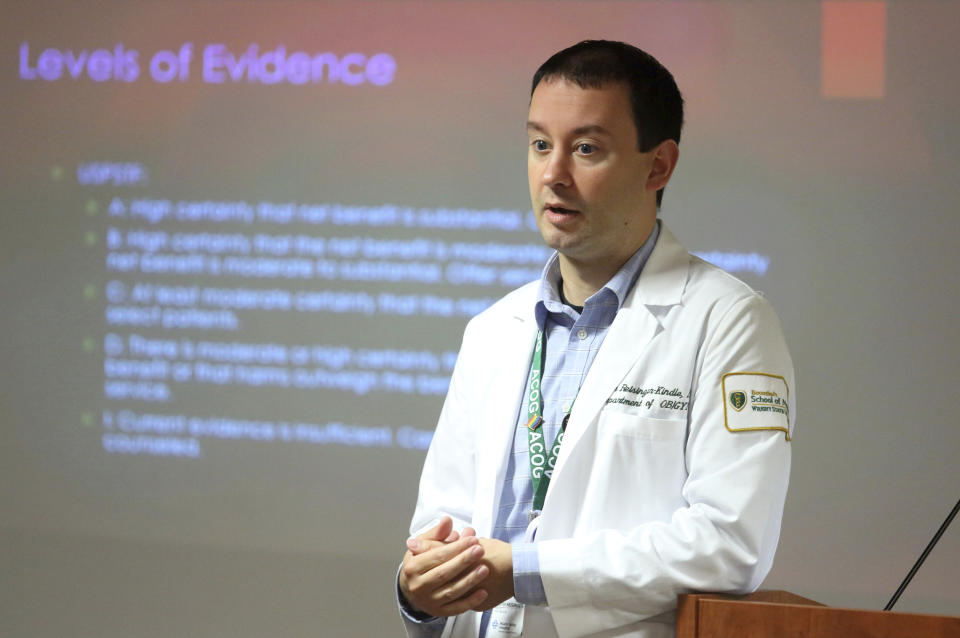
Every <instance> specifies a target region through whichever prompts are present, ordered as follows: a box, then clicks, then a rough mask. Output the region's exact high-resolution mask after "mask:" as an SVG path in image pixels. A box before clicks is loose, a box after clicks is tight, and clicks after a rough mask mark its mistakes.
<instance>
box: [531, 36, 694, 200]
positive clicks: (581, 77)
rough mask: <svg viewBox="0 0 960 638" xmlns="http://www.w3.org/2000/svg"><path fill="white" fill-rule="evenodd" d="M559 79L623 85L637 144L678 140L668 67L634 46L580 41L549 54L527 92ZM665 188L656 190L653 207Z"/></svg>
mask: <svg viewBox="0 0 960 638" xmlns="http://www.w3.org/2000/svg"><path fill="white" fill-rule="evenodd" d="M554 79H563V80H567V81H568V82H572V83H574V84H576V85H577V86H579V87H580V88H583V89H597V88H600V87H603V86H607V85H609V84H614V83H623V84H625V85H626V87H627V90H628V92H629V94H630V105H631V107H632V108H633V123H634V124H635V125H636V128H637V145H638V147H639V149H640V151H641V152H646V151H649V150H650V149H652V148H653V147H655V146H656V145H657V144H659V143H660V142H662V141H664V140H674V141H675V142H676V143H677V144H679V143H680V129H681V128H682V127H683V97H681V95H680V90H679V89H678V88H677V83H676V82H675V81H674V79H673V76H672V75H671V74H670V71H667V69H666V68H665V67H664V66H663V65H662V64H660V63H659V62H658V61H657V60H656V58H654V57H653V56H652V55H650V54H649V53H647V52H645V51H642V50H640V49H638V48H637V47H635V46H631V45H629V44H625V43H623V42H612V41H610V40H584V41H583V42H580V43H579V44H575V45H573V46H572V47H568V48H566V49H564V50H563V51H560V52H558V53H555V54H553V55H552V56H551V57H550V59H549V60H547V61H546V62H544V63H543V64H542V65H541V66H540V68H539V69H537V72H536V73H534V74H533V86H531V87H530V95H531V96H533V92H534V91H535V90H536V88H537V85H538V84H540V82H541V81H542V80H554ZM662 200H663V189H662V188H661V189H660V190H659V191H657V207H659V206H660V202H661V201H662Z"/></svg>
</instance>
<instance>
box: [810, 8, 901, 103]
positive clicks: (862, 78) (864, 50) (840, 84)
mask: <svg viewBox="0 0 960 638" xmlns="http://www.w3.org/2000/svg"><path fill="white" fill-rule="evenodd" d="M822 17H823V26H822V38H823V46H822V49H821V64H822V69H821V70H822V75H821V89H820V90H821V92H822V94H823V97H829V98H882V97H883V95H884V80H885V78H884V75H885V68H884V67H885V62H886V60H885V48H886V30H887V3H886V2H843V1H832V2H824V3H823V4H822Z"/></svg>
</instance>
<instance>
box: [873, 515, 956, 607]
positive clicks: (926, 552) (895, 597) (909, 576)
mask: <svg viewBox="0 0 960 638" xmlns="http://www.w3.org/2000/svg"><path fill="white" fill-rule="evenodd" d="M958 510H960V501H957V504H956V505H954V506H953V510H952V511H951V512H950V514H948V515H947V520H945V521H943V525H941V526H940V529H938V530H937V533H936V534H934V535H933V539H931V541H930V542H929V543H928V544H927V548H926V549H925V550H923V553H922V554H920V558H918V559H917V562H916V563H914V565H913V568H912V569H911V570H910V573H908V574H907V577H906V578H904V579H903V582H902V583H900V587H898V588H897V592H896V593H895V594H894V595H893V598H891V599H890V602H888V603H887V606H886V607H884V608H883V611H890V610H891V609H893V606H894V605H895V604H896V602H897V600H898V599H899V598H900V594H902V593H903V590H904V589H906V588H907V585H909V584H910V581H911V580H913V575H914V574H916V573H917V570H918V569H920V565H923V561H925V560H927V556H928V555H929V554H930V550H931V549H933V546H934V545H936V544H937V541H938V540H940V537H941V536H943V533H944V532H945V531H946V530H947V527H949V526H950V523H951V521H953V517H954V516H956V515H957V511H958Z"/></svg>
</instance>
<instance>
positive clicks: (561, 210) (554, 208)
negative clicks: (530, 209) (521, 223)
mask: <svg viewBox="0 0 960 638" xmlns="http://www.w3.org/2000/svg"><path fill="white" fill-rule="evenodd" d="M543 210H545V211H547V212H550V213H555V214H557V215H574V214H576V213H579V212H580V211H578V210H576V209H574V208H565V207H563V206H559V205H556V204H547V205H546V206H544V207H543Z"/></svg>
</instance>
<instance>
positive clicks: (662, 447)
mask: <svg viewBox="0 0 960 638" xmlns="http://www.w3.org/2000/svg"><path fill="white" fill-rule="evenodd" d="M686 433H687V421H686V419H653V418H650V417H640V416H636V415H633V414H625V413H623V412H619V411H616V410H607V411H603V412H601V414H600V419H599V421H598V423H597V447H596V455H595V462H594V464H593V466H592V470H593V473H594V474H600V475H601V478H600V480H598V481H597V482H596V487H597V490H596V494H595V495H594V497H595V498H600V499H603V500H605V505H606V506H608V507H612V508H613V510H614V511H616V512H618V514H617V515H616V516H615V517H614V518H615V519H616V520H615V524H614V525H613V526H614V527H618V528H623V529H630V528H631V527H633V526H634V525H636V524H637V523H638V521H668V520H670V516H671V514H672V513H673V512H674V511H675V510H676V509H677V508H678V507H682V506H683V502H682V499H681V497H680V494H681V491H682V488H683V481H684V479H685V478H686V469H685V466H686V464H685V463H684V447H685V443H686ZM593 478H594V476H591V479H593ZM591 484H593V481H591ZM600 492H603V493H602V495H601V494H600ZM624 503H630V506H629V507H623V504H624Z"/></svg>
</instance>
